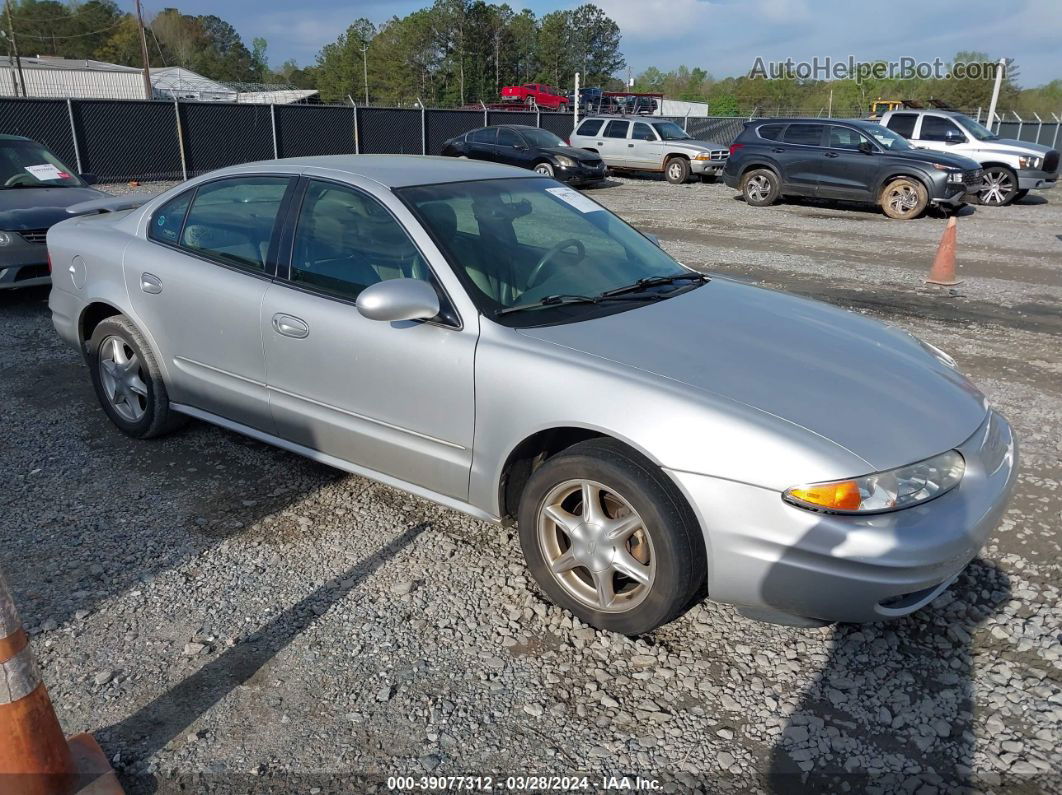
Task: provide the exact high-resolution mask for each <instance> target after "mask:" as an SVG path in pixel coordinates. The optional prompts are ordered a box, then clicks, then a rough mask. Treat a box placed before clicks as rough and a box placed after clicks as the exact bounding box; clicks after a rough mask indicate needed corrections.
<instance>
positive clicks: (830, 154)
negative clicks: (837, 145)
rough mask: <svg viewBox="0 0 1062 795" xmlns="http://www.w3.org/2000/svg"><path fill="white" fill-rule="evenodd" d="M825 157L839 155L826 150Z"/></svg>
mask: <svg viewBox="0 0 1062 795" xmlns="http://www.w3.org/2000/svg"><path fill="white" fill-rule="evenodd" d="M826 157H839V155H838V154H837V153H836V152H827V153H826Z"/></svg>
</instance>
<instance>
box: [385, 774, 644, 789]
mask: <svg viewBox="0 0 1062 795" xmlns="http://www.w3.org/2000/svg"><path fill="white" fill-rule="evenodd" d="M660 787H661V784H660V782H659V781H658V780H657V779H654V778H643V777H642V776H602V777H599V778H596V779H595V778H591V777H590V776H534V775H531V776H498V777H494V776H390V777H389V778H388V779H387V788H388V789H389V790H392V791H395V792H460V791H462V790H465V791H470V792H477V791H478V792H491V791H495V790H497V791H511V792H542V791H553V792H581V791H584V790H590V791H597V792H601V791H616V792H621V791H627V792H654V791H657V790H659V789H660Z"/></svg>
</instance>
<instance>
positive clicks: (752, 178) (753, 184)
mask: <svg viewBox="0 0 1062 795" xmlns="http://www.w3.org/2000/svg"><path fill="white" fill-rule="evenodd" d="M780 193H781V185H780V184H779V179H778V175H777V174H775V173H774V172H773V171H771V170H770V169H769V168H754V169H752V170H751V171H749V172H747V173H746V174H744V175H742V177H741V195H742V196H744V197H745V204H749V205H751V206H753V207H768V206H770V205H772V204H774V203H775V202H776V201H778V196H779V194H780Z"/></svg>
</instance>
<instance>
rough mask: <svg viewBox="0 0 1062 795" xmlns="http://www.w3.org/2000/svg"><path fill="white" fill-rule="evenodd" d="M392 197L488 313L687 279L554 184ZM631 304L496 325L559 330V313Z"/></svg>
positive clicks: (529, 182) (451, 186) (549, 312)
mask: <svg viewBox="0 0 1062 795" xmlns="http://www.w3.org/2000/svg"><path fill="white" fill-rule="evenodd" d="M395 192H396V193H397V194H398V195H399V196H400V197H401V198H402V199H403V200H404V201H405V202H406V203H407V204H408V205H409V207H410V208H411V209H412V211H413V212H414V214H416V215H417V216H418V217H419V218H420V220H421V222H422V223H423V224H424V226H425V227H426V228H427V229H428V230H429V232H431V234H432V237H433V238H434V239H435V241H436V242H437V244H438V245H439V247H440V248H441V249H442V251H443V253H444V254H445V255H446V257H447V259H448V260H449V261H450V263H451V264H452V265H453V267H454V270H455V271H456V272H457V274H458V276H459V277H460V278H461V281H462V282H463V283H464V284H465V286H466V288H467V290H468V293H469V295H470V296H471V297H472V300H473V301H474V302H475V303H476V304H477V306H478V307H479V308H480V310H481V311H483V312H484V313H485V314H489V315H494V314H495V313H496V312H497V311H498V310H501V309H505V308H509V307H514V306H525V305H527V304H529V303H533V302H536V301H541V300H542V299H544V298H547V297H549V296H572V295H578V296H596V295H599V294H601V293H603V292H604V291H606V290H611V289H614V288H617V287H623V286H627V285H631V284H634V283H636V282H638V280H639V279H646V278H652V277H659V276H671V275H676V274H685V273H688V271H686V270H685V269H684V268H683V267H682V266H681V265H679V264H678V263H677V262H675V260H673V259H672V258H671V257H670V256H668V254H666V253H665V252H664V251H663V250H662V249H660V247H659V246H656V245H654V244H653V243H652V242H650V241H649V240H648V239H646V237H645V236H644V235H642V234H641V233H639V232H637V231H635V230H634V229H632V228H631V227H630V226H628V225H627V224H626V223H625V222H623V221H622V220H620V219H619V218H617V217H616V216H615V215H613V214H612V213H610V212H609V211H608V210H606V209H605V208H604V207H602V206H601V205H599V204H596V203H595V202H593V201H591V200H590V199H588V198H586V197H585V196H583V195H582V194H580V193H579V192H578V191H575V190H572V189H571V188H568V187H563V186H559V185H557V184H556V183H554V182H552V181H550V180H541V179H534V178H531V179H524V178H518V179H495V180H477V181H472V182H453V183H446V184H441V185H423V186H417V187H409V188H400V189H397V190H396V191H395ZM667 289H668V290H671V289H674V288H673V286H668V287H667ZM634 305H635V306H636V305H638V304H634ZM631 306H632V304H630V303H623V302H616V303H601V304H585V305H570V306H568V307H565V308H564V309H563V310H561V309H559V308H557V307H551V306H549V305H547V306H543V307H540V308H533V309H530V310H528V311H526V312H518V313H513V314H506V315H504V316H499V317H498V320H499V322H505V323H512V324H514V325H533V324H535V323H542V322H556V317H557V314H558V313H564V316H565V319H568V318H569V317H570V316H571V315H570V314H568V313H575V315H576V316H577V317H578V319H583V318H584V317H586V316H587V315H586V313H588V312H590V313H593V312H597V313H600V312H614V311H623V310H624V309H626V308H630V307H631ZM579 313H582V314H581V315H580V314H579Z"/></svg>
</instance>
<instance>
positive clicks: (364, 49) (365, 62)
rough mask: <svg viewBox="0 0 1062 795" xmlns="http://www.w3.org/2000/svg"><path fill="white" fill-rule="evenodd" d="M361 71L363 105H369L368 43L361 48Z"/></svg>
mask: <svg viewBox="0 0 1062 795" xmlns="http://www.w3.org/2000/svg"><path fill="white" fill-rule="evenodd" d="M361 69H362V74H363V75H364V77H365V104H366V105H368V104H369V42H365V44H363V45H362V48H361Z"/></svg>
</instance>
